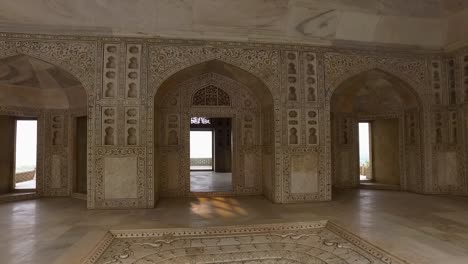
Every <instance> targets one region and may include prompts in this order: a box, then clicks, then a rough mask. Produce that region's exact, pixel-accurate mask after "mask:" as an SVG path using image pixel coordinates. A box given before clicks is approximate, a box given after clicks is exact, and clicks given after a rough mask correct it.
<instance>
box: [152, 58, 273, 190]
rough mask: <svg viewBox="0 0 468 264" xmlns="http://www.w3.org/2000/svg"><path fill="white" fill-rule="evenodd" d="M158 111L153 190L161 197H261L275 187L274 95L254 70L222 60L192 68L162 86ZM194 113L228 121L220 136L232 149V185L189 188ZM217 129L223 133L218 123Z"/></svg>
mask: <svg viewBox="0 0 468 264" xmlns="http://www.w3.org/2000/svg"><path fill="white" fill-rule="evenodd" d="M154 111H155V112H154V120H155V121H154V131H155V132H154V142H155V155H154V157H155V160H154V164H155V166H154V167H155V168H156V169H155V178H156V179H155V184H156V186H155V188H156V190H158V191H159V193H160V195H161V196H163V197H165V196H166V197H167V196H195V195H202V196H213V195H258V194H263V193H264V192H265V191H266V190H268V191H270V190H271V189H272V182H273V177H274V160H273V159H274V151H273V150H274V132H273V131H274V129H273V126H274V119H273V97H272V94H271V92H270V91H269V90H268V88H267V87H266V86H265V85H264V84H263V82H261V81H260V80H259V79H258V78H257V77H256V76H254V75H253V74H251V73H249V72H247V71H245V70H242V69H240V68H238V67H236V66H233V65H231V64H228V63H225V62H222V61H219V60H211V61H207V62H203V63H200V64H197V65H194V66H190V67H188V68H185V69H183V70H181V71H179V72H177V73H175V74H173V75H172V76H171V77H169V78H168V79H167V80H165V81H164V83H163V84H162V85H161V86H160V87H159V88H158V90H157V93H156V96H155V99H154ZM195 117H198V118H201V117H203V118H206V119H211V120H218V121H215V122H219V120H221V119H223V120H225V121H226V122H225V124H226V123H229V131H225V132H222V135H223V137H224V143H223V144H225V147H224V149H226V148H229V149H230V150H229V151H228V152H229V153H230V154H227V155H225V156H226V157H228V158H229V159H230V161H229V162H228V163H229V164H230V166H229V167H230V168H231V170H230V172H231V177H232V178H231V188H230V189H223V190H220V191H217V190H213V191H201V192H193V188H192V191H191V186H190V185H191V181H190V175H191V172H190V171H191V170H190V164H191V159H190V131H191V127H192V128H193V126H192V125H191V120H192V118H195ZM227 120H228V121H227ZM214 131H215V133H217V131H218V132H219V133H221V129H220V128H219V127H218V128H216V129H215V130H214ZM214 137H215V138H216V136H214ZM219 142H221V141H218V143H219ZM218 143H216V142H215V146H214V147H213V148H214V150H215V152H216V149H217V148H218V145H220V144H218ZM220 149H223V148H220ZM219 152H220V151H219ZM218 159H219V158H218ZM192 163H193V160H192ZM213 163H216V164H215V166H214V167H216V166H218V165H219V164H217V162H216V161H213ZM192 165H193V164H192ZM214 170H216V169H214Z"/></svg>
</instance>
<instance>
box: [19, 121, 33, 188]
mask: <svg viewBox="0 0 468 264" xmlns="http://www.w3.org/2000/svg"><path fill="white" fill-rule="evenodd" d="M15 125H16V126H15V127H16V130H15V166H14V170H15V171H14V178H13V183H14V190H35V189H36V156H37V120H16V124H15Z"/></svg>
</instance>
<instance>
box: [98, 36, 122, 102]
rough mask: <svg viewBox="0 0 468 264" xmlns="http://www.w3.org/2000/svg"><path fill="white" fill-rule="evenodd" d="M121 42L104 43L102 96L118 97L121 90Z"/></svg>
mask: <svg viewBox="0 0 468 264" xmlns="http://www.w3.org/2000/svg"><path fill="white" fill-rule="evenodd" d="M119 58H120V45H119V44H104V55H103V72H102V97H103V98H111V99H112V98H116V97H117V91H118V90H119V88H118V87H119Z"/></svg>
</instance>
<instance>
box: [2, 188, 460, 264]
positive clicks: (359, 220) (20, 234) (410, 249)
mask: <svg viewBox="0 0 468 264" xmlns="http://www.w3.org/2000/svg"><path fill="white" fill-rule="evenodd" d="M323 219H328V220H331V221H332V222H334V223H336V224H338V225H340V226H342V227H344V228H345V229H346V230H348V231H350V232H352V233H354V234H356V235H358V236H360V237H362V238H363V239H366V240H368V241H369V242H371V243H372V244H374V245H376V246H378V247H380V248H382V249H384V250H386V251H389V252H390V253H392V254H394V255H396V256H398V257H400V258H402V259H405V260H407V261H408V262H410V263H415V264H429V263H435V264H439V263H443V264H445V263H447V264H462V263H463V264H466V263H468V198H466V197H455V196H428V195H418V194H411V193H404V192H394V191H377V190H349V191H340V192H335V193H334V199H333V201H331V202H320V203H308V204H289V205H280V204H272V203H270V202H269V201H268V200H266V199H265V198H263V197H236V198H228V197H223V198H221V197H214V198H186V199H181V198H179V199H176V198H173V199H162V200H160V202H159V203H158V206H157V208H155V209H146V210H87V209H86V202H85V201H81V200H77V199H73V198H43V199H39V200H29V201H20V202H11V203H4V204H0V228H1V230H2V233H1V235H0V256H1V260H0V262H1V263H67V264H72V263H80V260H81V258H83V257H85V256H86V255H87V254H88V253H89V252H90V251H91V250H92V248H93V247H94V246H95V245H96V243H97V242H98V241H99V240H100V239H102V237H103V236H104V234H105V233H106V232H107V231H108V230H110V229H113V230H120V229H142V228H165V227H172V228H174V227H207V226H222V225H242V224H244V225H245V224H272V223H291V222H303V221H316V220H323Z"/></svg>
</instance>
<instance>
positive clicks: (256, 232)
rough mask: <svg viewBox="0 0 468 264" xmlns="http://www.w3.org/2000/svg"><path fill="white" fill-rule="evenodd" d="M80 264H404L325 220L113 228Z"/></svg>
mask: <svg viewBox="0 0 468 264" xmlns="http://www.w3.org/2000/svg"><path fill="white" fill-rule="evenodd" d="M84 263H99V264H104V263H105V264H111V263H122V264H126V263H138V264H143V263H145V264H149V263H239V264H240V263H245V264H254V263H255V264H256V263H317V264H325V263H327V264H344V263H350V264H351V263H352V264H365V263H376V264H380V263H382V264H383V263H407V262H405V261H403V260H400V259H398V258H397V257H395V256H392V255H391V254H389V253H387V252H385V251H384V250H382V249H379V248H377V247H376V246H374V245H372V244H370V243H368V242H366V241H364V240H362V239H361V238H359V237H357V236H356V235H354V234H351V233H350V232H348V231H346V230H344V229H343V228H341V227H339V226H337V225H336V224H333V223H331V222H329V221H317V222H307V223H288V224H269V225H247V226H228V227H209V228H166V229H151V230H148V229H144V230H112V231H109V233H108V234H107V235H106V236H105V237H104V238H103V240H102V241H101V242H100V243H99V244H98V245H97V246H96V248H95V250H94V251H93V252H92V253H91V255H90V256H89V257H88V259H87V260H85V262H84Z"/></svg>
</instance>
